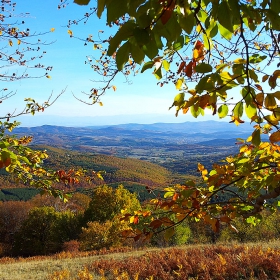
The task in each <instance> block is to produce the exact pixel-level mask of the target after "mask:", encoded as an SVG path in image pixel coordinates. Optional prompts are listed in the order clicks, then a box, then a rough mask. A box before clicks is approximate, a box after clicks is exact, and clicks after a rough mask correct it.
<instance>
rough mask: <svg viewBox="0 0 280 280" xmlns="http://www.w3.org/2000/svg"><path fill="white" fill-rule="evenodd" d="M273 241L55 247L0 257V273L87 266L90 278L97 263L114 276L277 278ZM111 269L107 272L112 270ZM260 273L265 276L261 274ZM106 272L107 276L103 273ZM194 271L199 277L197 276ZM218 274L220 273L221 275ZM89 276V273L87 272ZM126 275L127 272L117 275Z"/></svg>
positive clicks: (26, 275)
mask: <svg viewBox="0 0 280 280" xmlns="http://www.w3.org/2000/svg"><path fill="white" fill-rule="evenodd" d="M279 246H280V244H279V241H278V242H277V241H274V242H272V243H266V244H264V243H258V244H254V243H251V244H242V245H238V244H229V245H190V246H181V247H170V248H167V249H153V248H150V249H146V250H135V251H128V252H116V253H109V254H108V253H107V254H105V255H102V254H101V255H94V254H96V252H93V253H91V252H84V253H77V254H73V253H72V254H71V253H65V252H63V253H60V254H57V255H54V256H49V257H35V258H27V259H8V258H5V259H0V279H5V280H19V279H29V280H37V279H38V280H39V279H40V280H42V279H52V280H53V279H69V280H70V279H90V278H77V276H78V273H79V271H81V270H84V269H83V268H84V267H88V269H89V270H88V271H89V273H90V274H91V275H94V276H95V277H94V279H101V278H99V277H98V276H97V275H96V273H97V271H100V270H99V269H103V271H104V274H105V275H106V276H107V277H106V278H102V279H116V278H117V276H120V274H121V273H122V272H123V271H126V272H127V273H128V274H127V275H130V276H132V275H133V276H132V277H131V278H129V279H135V275H137V274H139V278H138V279H150V278H149V277H150V276H152V275H154V277H155V278H154V279H162V280H163V279H165V280H167V279H168V280H170V279H178V280H179V279H184V280H186V279H208V280H210V279H226V280H229V279H230V280H234V279H251V280H253V279H270V280H273V279H279V277H280V253H279ZM63 270H64V271H68V272H69V273H70V278H58V277H57V278H54V277H53V278H47V276H49V275H51V274H54V273H55V272H57V273H59V274H61V275H62V274H63V273H62V271H63ZM114 273H115V275H114V276H113V274H114ZM265 275H266V277H265ZM108 276H110V278H109V277H108ZM198 277H199V278H198ZM222 277H224V278H222ZM91 279H92V278H91ZM118 279H128V278H118Z"/></svg>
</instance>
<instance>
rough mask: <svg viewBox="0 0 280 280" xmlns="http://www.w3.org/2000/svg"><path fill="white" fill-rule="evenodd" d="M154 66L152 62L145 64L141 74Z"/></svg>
mask: <svg viewBox="0 0 280 280" xmlns="http://www.w3.org/2000/svg"><path fill="white" fill-rule="evenodd" d="M154 65H155V63H154V61H148V62H146V63H145V64H144V65H143V67H142V69H141V73H143V72H145V71H146V70H147V69H151V68H153V66H154Z"/></svg>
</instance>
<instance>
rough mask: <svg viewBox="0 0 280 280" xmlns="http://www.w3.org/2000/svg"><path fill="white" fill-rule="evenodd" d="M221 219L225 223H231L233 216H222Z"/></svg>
mask: <svg viewBox="0 0 280 280" xmlns="http://www.w3.org/2000/svg"><path fill="white" fill-rule="evenodd" d="M220 221H221V222H224V223H229V222H230V221H231V218H229V217H228V216H222V217H221V218H220Z"/></svg>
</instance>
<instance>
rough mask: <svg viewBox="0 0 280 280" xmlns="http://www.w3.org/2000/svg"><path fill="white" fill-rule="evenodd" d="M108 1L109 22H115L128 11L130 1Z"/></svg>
mask: <svg viewBox="0 0 280 280" xmlns="http://www.w3.org/2000/svg"><path fill="white" fill-rule="evenodd" d="M106 2H107V3H106V6H107V22H108V23H111V22H114V21H115V20H117V19H119V18H120V17H122V16H124V15H125V14H126V13H127V12H128V1H126V0H118V1H115V0H113V1H106Z"/></svg>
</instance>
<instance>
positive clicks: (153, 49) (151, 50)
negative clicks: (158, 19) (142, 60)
mask: <svg viewBox="0 0 280 280" xmlns="http://www.w3.org/2000/svg"><path fill="white" fill-rule="evenodd" d="M143 52H144V53H145V55H146V56H148V57H149V58H150V59H154V58H155V57H156V56H157V54H158V47H157V44H156V41H155V38H154V36H151V37H150V41H149V43H148V44H146V45H144V46H143Z"/></svg>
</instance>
